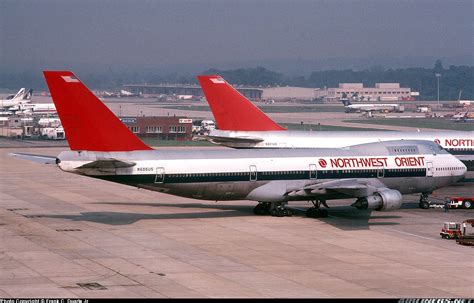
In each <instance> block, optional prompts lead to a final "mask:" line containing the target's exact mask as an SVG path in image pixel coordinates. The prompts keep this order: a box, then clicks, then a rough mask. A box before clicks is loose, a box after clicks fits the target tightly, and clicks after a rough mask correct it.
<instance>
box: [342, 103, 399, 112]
mask: <svg viewBox="0 0 474 303" xmlns="http://www.w3.org/2000/svg"><path fill="white" fill-rule="evenodd" d="M400 108H401V107H400V105H399V104H351V105H346V106H345V109H346V111H352V112H353V111H398V110H400Z"/></svg>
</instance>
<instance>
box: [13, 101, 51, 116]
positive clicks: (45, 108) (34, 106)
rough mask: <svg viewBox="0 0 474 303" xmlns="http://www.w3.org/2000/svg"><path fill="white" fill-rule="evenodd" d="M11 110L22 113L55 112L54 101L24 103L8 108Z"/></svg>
mask: <svg viewBox="0 0 474 303" xmlns="http://www.w3.org/2000/svg"><path fill="white" fill-rule="evenodd" d="M9 110H12V111H17V112H18V111H20V112H21V113H23V114H48V113H56V106H55V105H54V103H25V104H19V105H17V106H14V107H11V108H9Z"/></svg>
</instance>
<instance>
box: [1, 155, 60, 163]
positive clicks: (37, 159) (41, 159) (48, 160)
mask: <svg viewBox="0 0 474 303" xmlns="http://www.w3.org/2000/svg"><path fill="white" fill-rule="evenodd" d="M9 155H10V156H13V157H17V158H20V159H23V160H28V161H33V162H36V163H41V164H56V157H52V156H43V155H33V154H24V153H10V154H9Z"/></svg>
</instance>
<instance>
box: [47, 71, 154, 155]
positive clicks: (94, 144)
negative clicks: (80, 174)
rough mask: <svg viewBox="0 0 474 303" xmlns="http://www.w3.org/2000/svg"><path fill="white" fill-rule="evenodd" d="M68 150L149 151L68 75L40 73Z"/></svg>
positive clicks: (63, 72)
mask: <svg viewBox="0 0 474 303" xmlns="http://www.w3.org/2000/svg"><path fill="white" fill-rule="evenodd" d="M43 73H44V76H45V78H46V82H47V83H48V87H49V91H50V92H51V97H52V98H53V102H54V104H55V105H56V109H57V111H58V114H59V118H60V119H61V123H62V125H63V127H64V130H65V132H66V137H67V140H68V142H69V146H70V148H71V150H89V151H132V150H150V149H151V148H150V147H149V146H147V145H146V144H145V143H143V142H142V141H140V139H138V138H137V137H136V136H135V135H134V134H133V133H132V132H131V131H130V130H129V129H128V128H127V127H126V126H125V125H124V124H123V123H122V122H121V121H120V120H119V119H118V118H117V117H116V116H115V115H114V114H113V113H112V112H111V111H110V110H109V109H108V108H107V106H105V105H104V103H102V102H101V101H100V100H99V99H98V98H97V97H96V96H95V95H94V94H93V93H92V92H91V91H90V90H89V89H88V88H87V87H86V86H85V85H84V84H82V82H81V81H80V80H79V79H78V78H77V77H76V76H75V75H74V74H73V73H72V72H69V71H45V72H43Z"/></svg>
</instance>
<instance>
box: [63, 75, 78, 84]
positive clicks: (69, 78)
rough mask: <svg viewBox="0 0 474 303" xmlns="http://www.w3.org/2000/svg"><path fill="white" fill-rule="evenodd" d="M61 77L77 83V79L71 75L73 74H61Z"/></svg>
mask: <svg viewBox="0 0 474 303" xmlns="http://www.w3.org/2000/svg"><path fill="white" fill-rule="evenodd" d="M61 78H63V80H64V81H66V82H76V83H79V79H77V78H76V77H73V76H61Z"/></svg>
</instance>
